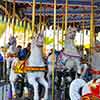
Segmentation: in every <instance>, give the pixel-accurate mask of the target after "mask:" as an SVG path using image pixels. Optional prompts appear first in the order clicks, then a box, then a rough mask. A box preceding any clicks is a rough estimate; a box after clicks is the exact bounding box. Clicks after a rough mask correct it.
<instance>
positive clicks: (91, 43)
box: [90, 0, 95, 55]
mask: <svg viewBox="0 0 100 100" xmlns="http://www.w3.org/2000/svg"><path fill="white" fill-rule="evenodd" d="M90 17H91V19H90V53H91V55H92V54H93V48H94V46H95V38H94V36H95V35H94V0H91V16H90Z"/></svg>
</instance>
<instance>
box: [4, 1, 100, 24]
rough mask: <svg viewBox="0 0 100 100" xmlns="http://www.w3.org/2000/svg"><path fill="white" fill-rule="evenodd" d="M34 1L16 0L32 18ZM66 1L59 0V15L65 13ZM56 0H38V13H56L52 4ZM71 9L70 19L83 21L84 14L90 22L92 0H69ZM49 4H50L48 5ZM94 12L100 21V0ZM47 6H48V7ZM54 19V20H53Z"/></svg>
mask: <svg viewBox="0 0 100 100" xmlns="http://www.w3.org/2000/svg"><path fill="white" fill-rule="evenodd" d="M4 1H5V0H4ZM8 1H9V2H13V0H8ZM32 1H33V0H16V6H17V8H18V7H19V8H20V7H23V8H24V10H23V13H24V15H26V16H28V18H30V19H31V16H32V4H31V3H32ZM65 1H66V0H57V5H60V7H57V10H56V13H57V16H59V15H65V8H64V5H65ZM40 2H42V4H43V5H42V9H41V10H40ZM53 2H54V0H36V4H37V5H38V7H37V6H36V15H40V13H42V15H44V16H48V15H52V16H53V14H54V10H53V9H54V8H53V6H51V5H54V3H53ZM29 3H30V6H28V7H27V6H26V4H29ZM68 4H69V9H68V15H69V17H68V21H69V22H71V21H75V22H79V21H80V22H81V21H82V19H83V18H82V15H83V14H84V15H85V16H84V20H85V21H88V22H90V14H91V8H90V7H91V0H68ZM47 5H49V6H47ZM94 6H95V9H94V13H95V20H98V22H100V20H99V19H100V16H99V15H100V0H94ZM46 7H47V8H46ZM51 21H52V20H51ZM60 21H61V22H62V18H60Z"/></svg>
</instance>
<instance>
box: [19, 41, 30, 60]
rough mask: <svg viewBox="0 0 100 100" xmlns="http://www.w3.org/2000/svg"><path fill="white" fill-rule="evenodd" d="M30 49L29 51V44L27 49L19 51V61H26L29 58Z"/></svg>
mask: <svg viewBox="0 0 100 100" xmlns="http://www.w3.org/2000/svg"><path fill="white" fill-rule="evenodd" d="M30 49H31V43H28V44H27V47H26V48H24V49H22V50H20V52H19V53H18V55H19V59H20V60H24V59H27V58H28V57H29V56H30Z"/></svg>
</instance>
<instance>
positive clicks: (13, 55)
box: [7, 53, 17, 58]
mask: <svg viewBox="0 0 100 100" xmlns="http://www.w3.org/2000/svg"><path fill="white" fill-rule="evenodd" d="M16 56H17V53H14V54H11V53H7V58H9V57H11V58H13V57H16Z"/></svg>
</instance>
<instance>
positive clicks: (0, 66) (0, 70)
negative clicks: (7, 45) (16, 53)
mask: <svg viewBox="0 0 100 100" xmlns="http://www.w3.org/2000/svg"><path fill="white" fill-rule="evenodd" d="M3 62H4V58H3V56H2V54H1V53H0V81H1V80H3Z"/></svg>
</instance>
